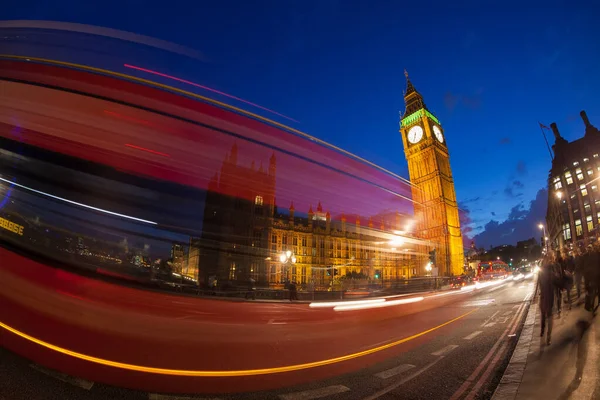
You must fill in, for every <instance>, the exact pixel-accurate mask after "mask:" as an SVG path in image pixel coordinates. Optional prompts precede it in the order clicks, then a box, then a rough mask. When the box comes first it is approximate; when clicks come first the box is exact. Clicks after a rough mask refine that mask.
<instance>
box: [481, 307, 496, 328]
mask: <svg viewBox="0 0 600 400" xmlns="http://www.w3.org/2000/svg"><path fill="white" fill-rule="evenodd" d="M499 312H500V310H498V311H496V312H495V313H493V314H492V316H491V317H489V318H488V319H486V320H485V321H483V324H481V326H485V325H486V324H487V323H488V322H490V321H491V320H492V319H494V317H495V316H496V315H498V313H499Z"/></svg>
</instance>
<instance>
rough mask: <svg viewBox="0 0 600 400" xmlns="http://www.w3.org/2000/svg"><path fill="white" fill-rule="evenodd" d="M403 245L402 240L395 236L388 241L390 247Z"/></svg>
mask: <svg viewBox="0 0 600 400" xmlns="http://www.w3.org/2000/svg"><path fill="white" fill-rule="evenodd" d="M403 244H404V239H403V238H401V237H400V236H395V237H394V238H392V240H390V245H392V246H394V247H398V246H402V245H403Z"/></svg>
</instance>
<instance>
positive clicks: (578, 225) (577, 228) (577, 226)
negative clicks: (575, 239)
mask: <svg viewBox="0 0 600 400" xmlns="http://www.w3.org/2000/svg"><path fill="white" fill-rule="evenodd" d="M575 235H576V236H581V235H583V226H582V225H581V220H580V219H576V220H575Z"/></svg>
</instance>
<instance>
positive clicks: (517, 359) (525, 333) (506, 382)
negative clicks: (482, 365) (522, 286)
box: [492, 294, 538, 400]
mask: <svg viewBox="0 0 600 400" xmlns="http://www.w3.org/2000/svg"><path fill="white" fill-rule="evenodd" d="M534 300H535V294H534V297H533V298H532V299H531V300H530V303H529V310H528V311H527V317H526V318H525V324H524V325H523V330H522V331H521V336H520V337H519V341H518V342H517V347H515V351H514V352H513V355H512V357H511V358H510V362H509V363H508V367H506V370H505V371H504V374H503V375H502V379H501V380H500V383H499V384H498V386H497V387H496V390H495V391H494V394H493V396H492V400H514V399H515V398H516V397H517V393H518V392H519V386H520V385H521V381H522V380H523V374H524V373H525V366H526V365H527V355H528V354H529V348H530V347H531V342H532V340H533V334H534V326H535V319H536V317H537V312H538V305H537V303H534Z"/></svg>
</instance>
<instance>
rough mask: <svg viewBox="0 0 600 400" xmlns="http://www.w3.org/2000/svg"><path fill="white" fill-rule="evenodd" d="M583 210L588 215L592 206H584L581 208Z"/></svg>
mask: <svg viewBox="0 0 600 400" xmlns="http://www.w3.org/2000/svg"><path fill="white" fill-rule="evenodd" d="M583 208H584V209H585V213H586V214H588V213H590V212H592V206H590V205H589V204H585V205H584V206H583Z"/></svg>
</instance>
